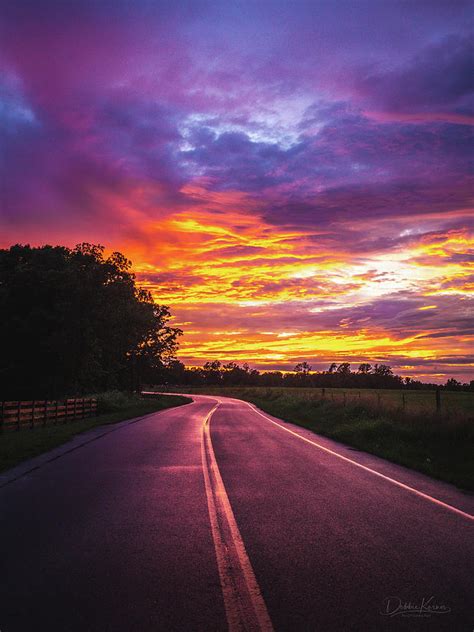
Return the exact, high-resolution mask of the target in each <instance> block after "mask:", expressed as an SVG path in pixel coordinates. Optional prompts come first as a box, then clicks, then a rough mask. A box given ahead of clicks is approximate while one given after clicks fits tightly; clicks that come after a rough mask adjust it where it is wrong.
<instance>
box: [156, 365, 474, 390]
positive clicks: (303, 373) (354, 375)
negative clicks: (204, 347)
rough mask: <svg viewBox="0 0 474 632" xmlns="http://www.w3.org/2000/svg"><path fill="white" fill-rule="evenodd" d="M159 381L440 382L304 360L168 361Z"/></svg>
mask: <svg viewBox="0 0 474 632" xmlns="http://www.w3.org/2000/svg"><path fill="white" fill-rule="evenodd" d="M160 378H161V383H162V384H165V385H175V386H300V387H301V386H305V387H319V388H388V389H410V390H423V389H425V390H432V389H436V388H439V384H431V383H426V382H421V381H420V380H415V379H413V378H411V377H401V376H399V375H395V374H394V372H393V370H392V368H391V367H390V366H389V365H387V364H377V363H376V364H370V363H366V362H364V363H362V364H359V365H358V367H357V369H356V370H355V371H352V370H351V364H350V363H349V362H342V363H340V364H337V363H336V362H333V363H332V364H331V365H330V366H329V367H328V369H327V370H326V371H312V367H311V366H310V365H309V364H308V363H307V362H300V363H298V364H297V365H296V366H295V367H294V369H293V371H288V372H282V371H263V372H260V371H258V370H257V369H252V368H250V366H249V365H248V364H243V365H242V366H240V365H239V364H237V363H236V362H228V363H221V362H220V361H219V360H213V361H209V362H206V363H205V364H204V365H203V366H202V367H190V368H188V367H186V366H185V365H184V364H183V363H182V362H179V361H178V360H174V361H173V362H170V363H169V365H168V366H167V367H166V369H165V370H164V371H162V373H161V375H160ZM443 388H445V389H447V390H474V381H472V382H470V384H462V383H461V382H458V381H457V380H455V379H453V378H450V379H449V380H448V381H447V382H446V384H445V385H444V386H443Z"/></svg>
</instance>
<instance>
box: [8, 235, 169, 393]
mask: <svg viewBox="0 0 474 632" xmlns="http://www.w3.org/2000/svg"><path fill="white" fill-rule="evenodd" d="M0 319H1V322H2V327H1V328H0V350H1V360H0V385H1V386H0V388H1V398H2V399H17V398H18V399H20V398H48V397H59V396H64V395H69V394H71V395H77V394H80V393H84V392H91V391H99V390H104V389H109V388H128V389H135V388H138V386H139V383H140V381H141V380H142V379H143V380H147V381H158V380H159V377H158V376H159V372H160V370H162V369H163V368H164V367H166V366H167V365H168V364H169V363H170V362H172V361H173V360H174V354H175V352H176V349H177V338H178V336H179V335H180V334H181V331H180V330H179V329H177V328H175V327H171V326H170V324H169V321H170V313H169V311H168V309H167V308H166V307H165V306H161V305H157V304H155V303H154V301H153V299H152V296H151V294H150V293H149V292H148V291H146V290H144V289H141V288H139V287H137V285H136V283H135V277H134V275H133V273H132V272H131V262H130V261H128V260H127V259H126V258H125V257H124V256H123V255H122V254H120V253H118V252H114V253H113V254H111V255H110V256H109V257H105V255H104V248H103V247H102V246H97V245H92V244H87V243H83V244H80V245H78V246H76V247H75V248H73V249H70V248H66V247H64V246H42V247H38V248H35V247H30V246H28V245H26V246H23V245H16V246H12V247H11V248H10V249H8V250H0Z"/></svg>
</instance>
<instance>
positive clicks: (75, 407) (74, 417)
mask: <svg viewBox="0 0 474 632" xmlns="http://www.w3.org/2000/svg"><path fill="white" fill-rule="evenodd" d="M76 411H77V399H76V398H74V413H73V414H74V416H73V419H76Z"/></svg>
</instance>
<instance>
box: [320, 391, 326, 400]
mask: <svg viewBox="0 0 474 632" xmlns="http://www.w3.org/2000/svg"><path fill="white" fill-rule="evenodd" d="M325 395H326V389H325V388H322V389H321V397H322V398H323V399H324V397H325Z"/></svg>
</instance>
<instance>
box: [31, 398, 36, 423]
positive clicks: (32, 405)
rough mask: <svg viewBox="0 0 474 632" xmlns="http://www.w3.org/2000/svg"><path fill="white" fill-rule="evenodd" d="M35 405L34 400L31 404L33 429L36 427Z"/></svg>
mask: <svg viewBox="0 0 474 632" xmlns="http://www.w3.org/2000/svg"><path fill="white" fill-rule="evenodd" d="M35 404H36V400H35V399H34V400H33V403H32V404H31V428H34V427H35Z"/></svg>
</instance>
